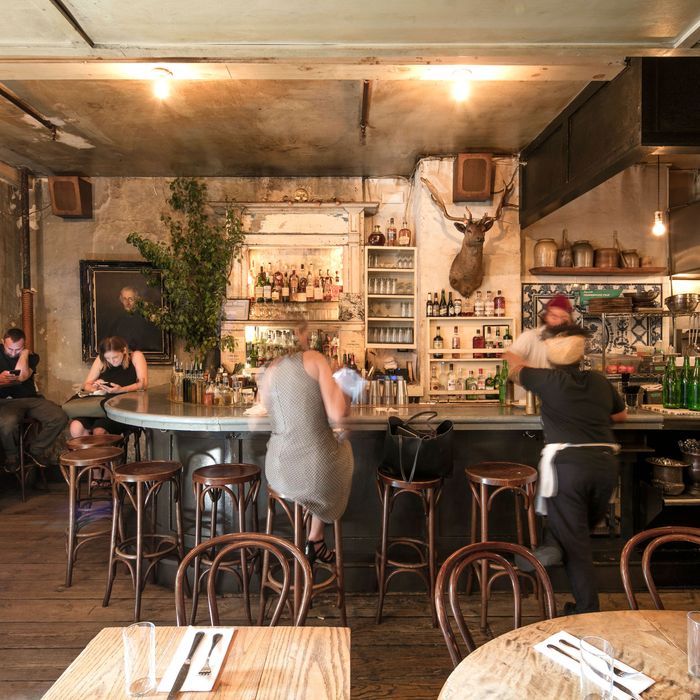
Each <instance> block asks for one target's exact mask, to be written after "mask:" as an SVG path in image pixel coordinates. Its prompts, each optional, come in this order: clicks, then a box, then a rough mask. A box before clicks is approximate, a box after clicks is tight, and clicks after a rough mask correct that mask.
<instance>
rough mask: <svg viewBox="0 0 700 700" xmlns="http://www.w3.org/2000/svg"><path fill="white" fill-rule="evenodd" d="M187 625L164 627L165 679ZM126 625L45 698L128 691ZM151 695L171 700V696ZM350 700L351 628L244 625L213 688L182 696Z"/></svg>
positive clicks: (160, 664) (107, 634) (190, 699)
mask: <svg viewBox="0 0 700 700" xmlns="http://www.w3.org/2000/svg"><path fill="white" fill-rule="evenodd" d="M186 630H187V628H186V627H156V677H157V680H158V682H160V679H161V677H162V676H163V674H164V673H165V670H166V669H167V666H168V663H169V662H170V660H171V658H172V656H173V654H174V653H175V650H176V649H177V645H178V643H179V641H180V639H181V638H182V636H183V635H184V634H185V631H186ZM121 635H122V628H121V627H106V628H105V629H103V630H102V631H101V632H100V633H99V634H98V635H97V636H96V637H95V638H94V639H93V640H92V641H91V642H90V643H89V644H88V645H87V647H86V648H85V649H84V650H83V651H82V652H81V654H80V655H79V656H78V658H77V659H76V660H75V661H74V662H73V663H72V664H71V665H70V666H69V667H68V668H67V669H66V670H65V671H64V672H63V675H61V677H60V678H59V679H58V680H57V681H56V682H55V683H54V684H53V686H51V688H50V689H49V691H48V692H47V693H46V695H44V700H49V699H50V700H59V699H60V700H77V699H78V698H90V699H91V700H96V699H97V698H100V699H101V698H110V699H112V698H119V700H122V699H123V698H126V697H127V695H126V693H125V691H124V666H123V663H124V662H123V658H124V657H123V651H122V636H121ZM148 697H155V698H161V699H163V698H165V697H166V694H165V693H152V694H151V695H149V696H148ZM213 698H236V700H262V699H263V698H270V699H272V698H275V700H282V699H284V700H292V699H293V698H299V699H300V700H301V698H305V699H306V698H314V700H349V698H350V630H349V629H348V628H347V627H238V628H237V631H236V634H235V635H234V638H233V642H232V643H231V646H230V648H229V653H228V656H227V658H226V661H225V662H224V668H223V670H222V672H221V675H220V683H219V685H218V687H217V688H216V689H215V690H214V691H212V692H211V693H180V694H179V695H178V700H211V699H213Z"/></svg>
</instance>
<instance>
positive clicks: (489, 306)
mask: <svg viewBox="0 0 700 700" xmlns="http://www.w3.org/2000/svg"><path fill="white" fill-rule="evenodd" d="M495 311H496V310H495V308H494V303H493V293H492V292H491V290H490V289H488V290H486V301H484V316H489V317H491V316H493V315H494V314H495Z"/></svg>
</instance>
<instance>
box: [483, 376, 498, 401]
mask: <svg viewBox="0 0 700 700" xmlns="http://www.w3.org/2000/svg"><path fill="white" fill-rule="evenodd" d="M493 388H494V380H493V375H492V374H491V372H489V373H488V374H487V375H486V379H485V380H484V389H486V390H487V391H488V390H489V389H491V390H493ZM486 398H487V399H497V398H498V394H496V395H495V396H494V395H493V394H486Z"/></svg>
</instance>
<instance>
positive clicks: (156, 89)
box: [151, 68, 173, 100]
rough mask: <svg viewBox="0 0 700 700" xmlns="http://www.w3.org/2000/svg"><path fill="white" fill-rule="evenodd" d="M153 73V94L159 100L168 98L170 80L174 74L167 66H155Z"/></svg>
mask: <svg viewBox="0 0 700 700" xmlns="http://www.w3.org/2000/svg"><path fill="white" fill-rule="evenodd" d="M151 75H152V77H153V94H154V95H155V96H156V97H157V98H158V99H159V100H164V99H166V98H167V97H168V96H169V95H170V81H171V80H172V79H173V74H172V73H171V72H170V71H169V70H168V69H167V68H154V69H153V70H152V71H151Z"/></svg>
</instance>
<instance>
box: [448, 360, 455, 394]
mask: <svg viewBox="0 0 700 700" xmlns="http://www.w3.org/2000/svg"><path fill="white" fill-rule="evenodd" d="M456 389H457V375H456V374H455V366H454V365H453V364H452V363H450V370H449V372H448V373H447V391H456Z"/></svg>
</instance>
